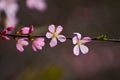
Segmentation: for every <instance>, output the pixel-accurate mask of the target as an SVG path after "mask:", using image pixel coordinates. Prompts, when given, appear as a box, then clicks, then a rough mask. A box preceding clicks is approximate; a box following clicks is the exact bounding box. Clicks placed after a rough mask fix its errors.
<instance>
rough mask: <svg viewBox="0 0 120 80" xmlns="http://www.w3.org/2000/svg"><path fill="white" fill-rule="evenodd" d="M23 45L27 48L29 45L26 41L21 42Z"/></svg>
mask: <svg viewBox="0 0 120 80" xmlns="http://www.w3.org/2000/svg"><path fill="white" fill-rule="evenodd" d="M21 44H22V45H23V46H27V45H28V44H29V43H28V42H27V41H25V40H24V41H21Z"/></svg>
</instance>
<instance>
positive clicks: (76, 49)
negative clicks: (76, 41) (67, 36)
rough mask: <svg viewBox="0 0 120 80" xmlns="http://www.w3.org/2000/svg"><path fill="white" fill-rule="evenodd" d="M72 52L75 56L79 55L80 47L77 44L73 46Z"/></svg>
mask: <svg viewBox="0 0 120 80" xmlns="http://www.w3.org/2000/svg"><path fill="white" fill-rule="evenodd" d="M73 53H74V55H76V56H78V55H79V53H80V49H79V47H78V45H76V46H74V48H73Z"/></svg>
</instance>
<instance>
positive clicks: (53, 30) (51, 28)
mask: <svg viewBox="0 0 120 80" xmlns="http://www.w3.org/2000/svg"><path fill="white" fill-rule="evenodd" d="M48 29H49V31H50V32H52V33H53V32H55V26H54V25H53V24H52V25H50V26H49V28H48Z"/></svg>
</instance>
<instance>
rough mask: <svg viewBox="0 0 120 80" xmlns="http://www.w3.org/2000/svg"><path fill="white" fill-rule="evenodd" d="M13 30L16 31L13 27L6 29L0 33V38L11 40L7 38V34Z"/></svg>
mask: <svg viewBox="0 0 120 80" xmlns="http://www.w3.org/2000/svg"><path fill="white" fill-rule="evenodd" d="M13 29H14V27H13V26H11V27H8V28H6V29H4V30H3V31H2V32H1V33H0V37H1V38H2V39H3V40H10V38H9V37H8V36H6V34H8V33H9V32H10V31H12V30H13Z"/></svg>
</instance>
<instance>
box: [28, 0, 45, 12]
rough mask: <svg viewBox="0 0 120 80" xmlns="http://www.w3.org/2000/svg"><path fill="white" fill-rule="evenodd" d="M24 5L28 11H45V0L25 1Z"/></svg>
mask: <svg viewBox="0 0 120 80" xmlns="http://www.w3.org/2000/svg"><path fill="white" fill-rule="evenodd" d="M26 5H27V7H28V8H30V9H37V10H38V11H45V10H46V2H45V0H26Z"/></svg>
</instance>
